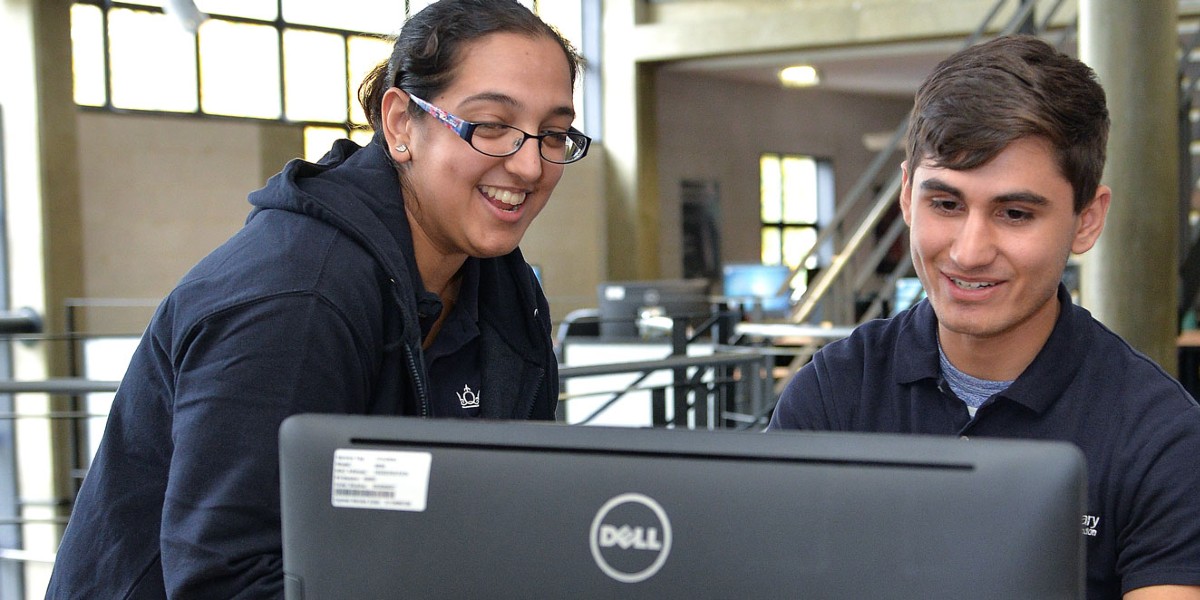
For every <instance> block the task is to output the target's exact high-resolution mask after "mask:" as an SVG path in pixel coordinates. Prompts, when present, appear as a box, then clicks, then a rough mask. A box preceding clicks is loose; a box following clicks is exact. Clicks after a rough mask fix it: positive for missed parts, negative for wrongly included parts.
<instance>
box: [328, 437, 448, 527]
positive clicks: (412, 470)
mask: <svg viewBox="0 0 1200 600" xmlns="http://www.w3.org/2000/svg"><path fill="white" fill-rule="evenodd" d="M432 462H433V455H431V454H430V453H428V452H400V451H390V450H354V449H350V448H341V449H339V450H335V451H334V453H333V505H334V506H335V507H339V508H368V509H377V510H406V511H413V512H422V511H424V510H425V502H426V501H427V500H428V497H429V466H430V464H431V463H432Z"/></svg>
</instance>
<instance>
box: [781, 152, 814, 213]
mask: <svg viewBox="0 0 1200 600" xmlns="http://www.w3.org/2000/svg"><path fill="white" fill-rule="evenodd" d="M783 221H784V222H785V223H816V222H817V162H816V161H815V160H813V159H811V158H809V157H807V156H788V157H784V159H783Z"/></svg>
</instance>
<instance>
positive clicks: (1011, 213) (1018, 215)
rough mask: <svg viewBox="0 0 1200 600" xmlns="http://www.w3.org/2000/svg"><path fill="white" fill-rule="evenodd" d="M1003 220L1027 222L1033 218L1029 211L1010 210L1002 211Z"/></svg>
mask: <svg viewBox="0 0 1200 600" xmlns="http://www.w3.org/2000/svg"><path fill="white" fill-rule="evenodd" d="M1003 214H1004V218H1005V219H1008V220H1009V221H1028V220H1029V219H1031V218H1033V214H1032V213H1030V212H1029V211H1024V210H1018V209H1015V208H1010V209H1007V210H1005V211H1004V213H1003Z"/></svg>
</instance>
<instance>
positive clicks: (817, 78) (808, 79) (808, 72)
mask: <svg viewBox="0 0 1200 600" xmlns="http://www.w3.org/2000/svg"><path fill="white" fill-rule="evenodd" d="M779 82H780V83H782V84H783V87H812V86H814V85H817V84H818V83H821V74H820V73H819V72H818V71H817V68H816V67H814V66H812V65H795V66H792V67H787V68H785V69H781V70H780V71H779Z"/></svg>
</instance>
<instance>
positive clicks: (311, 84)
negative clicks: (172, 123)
mask: <svg viewBox="0 0 1200 600" xmlns="http://www.w3.org/2000/svg"><path fill="white" fill-rule="evenodd" d="M345 78H346V40H345V38H343V37H342V36H340V35H334V34H330V33H319V32H315V31H301V30H296V29H288V30H285V31H284V32H283V81H284V93H285V94H286V98H287V103H286V105H287V118H288V119H290V120H293V121H329V122H332V123H343V122H345V121H346V86H345V84H344V83H345V81H346V79H345Z"/></svg>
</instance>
